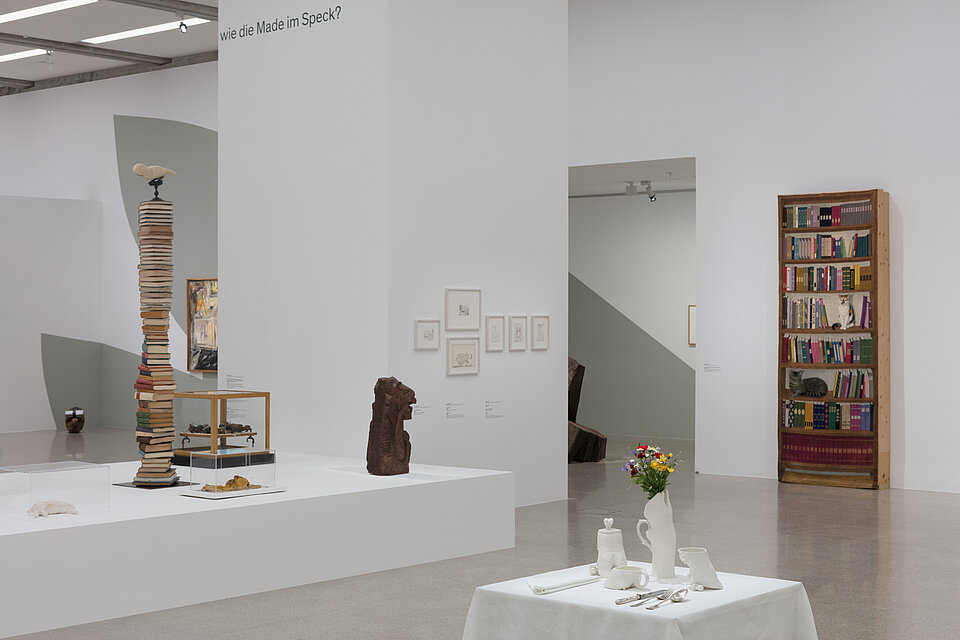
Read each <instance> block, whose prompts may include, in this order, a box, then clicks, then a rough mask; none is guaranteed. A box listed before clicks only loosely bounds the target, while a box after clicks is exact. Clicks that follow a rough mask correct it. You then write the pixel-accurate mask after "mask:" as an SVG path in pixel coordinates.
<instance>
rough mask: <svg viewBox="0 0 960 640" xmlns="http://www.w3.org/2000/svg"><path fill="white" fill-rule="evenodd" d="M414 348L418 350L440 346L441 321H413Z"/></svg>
mask: <svg viewBox="0 0 960 640" xmlns="http://www.w3.org/2000/svg"><path fill="white" fill-rule="evenodd" d="M413 348H414V349H415V350H417V351H422V350H425V349H439V348H440V321H439V320H414V321H413Z"/></svg>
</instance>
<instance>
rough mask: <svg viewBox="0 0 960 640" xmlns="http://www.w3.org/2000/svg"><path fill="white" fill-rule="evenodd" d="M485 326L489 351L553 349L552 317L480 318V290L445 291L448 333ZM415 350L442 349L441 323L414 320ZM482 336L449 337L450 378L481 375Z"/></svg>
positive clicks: (444, 319) (497, 316) (514, 316)
mask: <svg viewBox="0 0 960 640" xmlns="http://www.w3.org/2000/svg"><path fill="white" fill-rule="evenodd" d="M481 318H483V327H484V349H485V350H486V351H503V350H504V349H505V348H506V349H507V350H509V351H526V350H527V345H528V343H529V345H530V349H531V350H533V351H545V350H546V349H549V348H550V316H547V315H531V316H529V319H528V317H527V316H525V315H509V316H504V315H488V316H481V312H480V289H445V290H444V317H443V324H444V328H445V329H446V330H447V331H480V325H481ZM413 330H414V339H413V348H414V349H416V350H418V351H420V350H436V349H439V348H440V321H439V320H414V321H413ZM479 359H480V336H462V337H460V336H458V337H450V336H448V337H447V357H446V364H447V375H448V376H462V375H472V374H477V373H479V372H480V365H479Z"/></svg>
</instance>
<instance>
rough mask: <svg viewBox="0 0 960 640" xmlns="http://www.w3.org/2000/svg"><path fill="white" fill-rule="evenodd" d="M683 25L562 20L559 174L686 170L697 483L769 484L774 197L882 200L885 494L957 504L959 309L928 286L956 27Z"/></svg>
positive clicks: (858, 17) (644, 11)
mask: <svg viewBox="0 0 960 640" xmlns="http://www.w3.org/2000/svg"><path fill="white" fill-rule="evenodd" d="M694 5H695V6H691V5H690V4H689V3H688V4H685V5H682V6H680V5H676V4H671V3H659V2H639V3H622V2H613V1H610V0H591V1H587V0H572V1H571V3H570V20H569V23H570V41H569V44H570V50H569V55H570V164H571V165H582V164H599V163H607V162H618V161H635V160H638V159H658V158H672V157H684V156H694V157H696V159H697V203H696V204H697V293H698V298H697V304H698V309H697V311H698V327H697V333H698V344H697V367H698V373H697V407H696V415H697V429H696V437H697V461H696V465H697V469H698V470H699V471H701V472H705V473H720V474H731V475H750V476H762V477H775V476H776V462H777V451H776V446H777V431H776V424H777V414H776V394H777V389H776V380H777V375H776V374H777V368H776V367H777V350H776V339H777V332H776V322H777V285H778V282H777V241H776V239H777V231H778V221H777V204H776V202H777V200H776V198H777V195H778V194H784V193H808V192H822V191H840V190H851V189H866V188H874V187H880V188H883V189H886V190H887V191H889V193H890V203H891V206H890V214H891V247H890V249H891V251H890V253H891V270H892V277H891V299H892V309H891V312H892V314H891V333H892V344H891V356H892V357H891V390H892V401H891V476H892V484H893V486H896V487H906V488H915V489H930V490H942V491H944V490H945V491H960V478H958V477H957V475H956V474H955V473H953V467H954V464H953V462H954V460H953V457H954V456H953V452H954V451H955V450H956V449H957V448H960V431H958V430H957V429H956V428H955V427H954V424H953V423H954V422H955V421H954V420H953V412H952V410H951V409H952V407H951V406H950V398H952V387H953V386H954V378H955V376H954V374H953V371H952V369H953V366H952V365H953V363H952V360H951V358H949V357H944V355H943V354H944V353H945V349H948V346H947V345H949V342H947V341H949V337H948V336H946V335H945V330H941V325H943V324H944V323H945V322H946V323H949V319H950V318H953V317H955V316H956V315H957V311H958V306H960V301H958V299H957V297H956V296H954V295H952V291H951V290H950V289H949V288H947V289H944V287H943V276H942V274H943V273H944V268H945V266H946V265H947V264H948V262H947V260H946V257H947V256H950V255H952V253H953V251H954V247H953V245H954V239H955V238H956V237H957V236H958V234H960V219H958V218H957V216H956V215H954V213H953V210H954V203H953V200H954V198H953V196H952V193H951V186H952V183H953V180H952V178H953V176H954V175H955V174H956V171H957V169H958V164H960V163H958V160H957V153H956V149H957V148H958V143H960V129H958V128H957V127H956V123H955V117H956V113H957V112H958V111H960V89H958V88H957V87H956V86H955V84H954V83H950V82H948V81H945V78H946V77H948V76H949V74H950V73H952V64H953V62H952V61H954V60H956V59H957V58H958V56H960V41H958V40H957V38H956V37H955V34H954V33H953V31H954V25H955V24H956V23H957V20H958V19H960V7H957V6H953V5H949V4H944V3H942V2H937V1H935V0H922V1H920V2H916V3H912V4H911V5H910V10H909V11H905V10H904V5H903V4H902V3H892V2H884V3H876V2H869V1H867V0H849V1H847V2H842V3H836V2H829V1H827V0H817V1H814V2H804V3H756V2H747V1H745V0H740V1H735V2H727V3H714V2H707V1H703V0H701V1H700V2H696V3H694ZM637 25H643V26H644V28H642V29H638V26H637ZM638 73H645V74H647V76H648V77H649V79H650V81H648V82H624V76H625V75H628V74H638ZM707 364H711V365H716V366H718V367H719V368H718V369H716V370H712V371H709V372H706V371H704V366H705V365H707ZM732 460H737V462H736V464H734V463H732V462H731V461H732Z"/></svg>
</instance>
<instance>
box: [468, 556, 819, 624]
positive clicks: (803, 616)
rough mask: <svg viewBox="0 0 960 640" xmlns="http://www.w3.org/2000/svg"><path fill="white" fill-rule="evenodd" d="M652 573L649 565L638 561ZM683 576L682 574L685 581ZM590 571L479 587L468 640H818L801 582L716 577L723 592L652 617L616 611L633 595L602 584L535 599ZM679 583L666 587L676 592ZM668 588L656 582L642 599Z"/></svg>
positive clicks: (700, 595)
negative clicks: (538, 587)
mask: <svg viewBox="0 0 960 640" xmlns="http://www.w3.org/2000/svg"><path fill="white" fill-rule="evenodd" d="M630 564H633V565H637V566H642V567H644V568H646V569H647V571H648V572H649V571H650V565H649V564H645V563H640V562H631V563H630ZM685 574H686V569H678V571H677V575H678V576H683V575H685ZM588 575H589V574H588V572H587V567H586V566H583V567H574V568H572V569H562V570H560V571H553V572H551V573H548V574H542V575H540V576H535V577H533V578H520V579H518V580H509V581H507V582H500V583H497V584H491V585H487V586H485V587H479V588H478V589H477V590H476V591H475V592H474V594H473V601H472V602H471V603H470V612H469V613H468V614H467V624H466V627H465V628H464V631H463V640H536V639H538V638H543V639H544V640H563V639H570V640H586V639H589V638H598V639H602V640H629V639H632V638H636V639H637V640H641V639H642V640H740V639H743V640H747V639H749V640H759V639H763V640H817V629H816V626H815V625H814V622H813V612H812V611H811V610H810V601H809V600H807V592H806V591H805V590H804V588H803V584H802V583H800V582H790V581H788V580H774V579H772V578H757V577H754V576H742V575H738V574H735V573H718V575H719V576H720V581H721V582H722V583H723V587H724V588H723V589H720V590H704V591H690V594H689V596H688V597H687V599H686V600H685V601H684V602H677V603H671V604H668V605H665V606H663V607H660V608H659V609H656V610H654V611H648V610H647V609H646V606H645V605H644V606H643V607H631V606H630V605H627V604H624V605H615V604H614V600H616V599H617V598H622V597H624V596H627V595H631V594H632V593H636V590H631V591H613V590H611V589H605V588H604V587H603V584H602V582H595V583H592V584H587V585H584V586H579V587H574V588H572V589H567V590H565V591H558V592H556V593H551V594H548V595H539V596H538V595H534V593H533V591H532V590H531V589H530V587H529V586H528V584H527V583H528V581H531V582H538V583H541V584H544V583H559V582H564V581H569V580H576V579H577V578H581V577H586V576H588ZM678 582H684V583H685V582H687V581H686V579H683V580H675V581H673V582H672V583H671V584H670V585H669V586H677V583H678ZM665 586H668V583H660V582H658V581H656V580H652V581H651V583H650V584H649V585H647V586H646V587H644V588H643V591H644V592H647V591H651V590H655V589H660V588H664V587H665Z"/></svg>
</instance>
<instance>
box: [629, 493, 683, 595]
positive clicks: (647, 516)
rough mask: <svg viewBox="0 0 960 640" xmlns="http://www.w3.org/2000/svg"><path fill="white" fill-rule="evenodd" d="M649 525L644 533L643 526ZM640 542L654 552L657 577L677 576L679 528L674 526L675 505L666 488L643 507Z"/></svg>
mask: <svg viewBox="0 0 960 640" xmlns="http://www.w3.org/2000/svg"><path fill="white" fill-rule="evenodd" d="M643 525H646V526H647V535H646V536H644V535H643V530H642V526H643ZM637 535H638V536H640V542H642V543H643V546H645V547H646V548H647V549H650V552H651V553H652V554H653V575H654V577H657V578H661V579H662V578H675V577H676V576H677V574H676V572H675V571H674V564H673V563H674V557H675V556H676V554H677V530H676V529H675V528H674V527H673V506H672V505H671V504H670V494H669V493H667V491H666V490H664V491H661V492H660V493H658V494H657V495H655V496H653V497H652V498H650V500H649V501H648V502H647V504H646V506H644V508H643V518H641V519H640V521H639V522H637Z"/></svg>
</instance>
